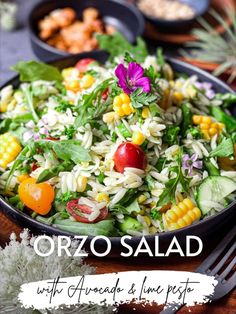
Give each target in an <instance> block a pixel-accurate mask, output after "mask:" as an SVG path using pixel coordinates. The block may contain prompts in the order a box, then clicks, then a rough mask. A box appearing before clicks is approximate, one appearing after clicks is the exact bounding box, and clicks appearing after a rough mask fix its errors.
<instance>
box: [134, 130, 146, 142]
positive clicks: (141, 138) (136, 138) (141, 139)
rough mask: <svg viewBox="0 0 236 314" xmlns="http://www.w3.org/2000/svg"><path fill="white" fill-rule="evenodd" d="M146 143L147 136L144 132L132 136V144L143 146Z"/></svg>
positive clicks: (137, 132)
mask: <svg viewBox="0 0 236 314" xmlns="http://www.w3.org/2000/svg"><path fill="white" fill-rule="evenodd" d="M144 141H145V136H144V135H143V133H142V132H139V131H136V132H134V133H133V135H132V142H133V143H134V144H136V145H142V144H143V143H144Z"/></svg>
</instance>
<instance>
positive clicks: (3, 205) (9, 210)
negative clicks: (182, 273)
mask: <svg viewBox="0 0 236 314" xmlns="http://www.w3.org/2000/svg"><path fill="white" fill-rule="evenodd" d="M99 55H100V56H101V55H103V56H107V53H105V52H103V51H100V52H94V51H92V52H85V53H82V54H77V55H72V56H67V57H64V58H56V59H54V60H53V61H50V62H48V63H49V64H56V63H58V62H63V61H67V60H70V59H72V58H75V59H77V58H78V59H77V60H80V59H82V58H84V57H92V56H93V58H96V57H99ZM165 60H166V61H167V62H169V63H170V64H172V65H174V66H182V67H183V68H184V69H185V70H186V69H188V70H190V71H194V72H195V74H197V75H198V74H200V75H203V76H204V77H205V78H206V79H208V80H210V81H211V82H212V83H213V84H216V85H218V86H220V87H221V88H222V89H224V90H225V91H226V92H229V93H235V94H236V92H235V91H234V90H233V89H232V88H231V87H229V86H228V85H227V84H226V83H224V82H223V81H222V80H220V79H219V78H216V77H214V76H213V75H211V74H210V73H208V72H206V71H204V70H202V69H199V68H197V67H195V66H193V65H191V64H189V63H186V62H183V61H180V60H178V59H176V58H169V57H165ZM16 80H17V81H19V75H16V76H14V77H13V78H11V79H9V80H7V82H5V83H4V84H2V85H1V86H0V89H2V88H3V87H5V86H7V85H9V84H12V83H13V82H14V81H16ZM18 83H19V82H17V84H18ZM233 207H236V199H235V200H234V201H233V202H231V203H230V204H229V205H228V206H227V207H225V208H224V209H222V210H221V211H220V212H217V213H215V214H214V215H212V216H209V217H207V218H205V219H204V220H199V221H198V222H196V223H194V224H192V225H189V226H187V227H184V228H181V229H178V230H174V231H166V232H160V233H158V234H154V235H145V236H132V237H131V239H130V243H133V242H134V241H139V240H141V238H142V237H145V238H146V239H147V240H151V239H153V238H155V236H159V237H160V238H162V239H165V238H169V237H174V236H177V237H178V236H179V235H182V234H192V233H191V231H192V230H193V229H195V228H196V227H199V228H201V226H202V225H203V224H207V223H208V222H211V221H213V220H215V219H216V218H217V217H218V218H219V217H222V216H224V215H225V213H226V212H227V211H229V210H230V209H232V208H233ZM0 211H2V212H5V213H6V215H7V216H11V214H12V216H13V214H14V217H15V218H17V219H18V218H19V220H22V219H23V220H24V223H28V225H30V226H33V229H34V226H35V228H36V227H37V230H41V233H42V234H43V233H45V232H42V230H48V231H49V232H50V234H56V235H60V234H61V235H67V236H70V237H74V236H76V235H77V236H79V234H77V233H73V232H69V231H64V230H62V229H59V228H56V227H54V226H53V225H47V224H45V223H42V222H39V221H37V220H35V219H34V218H32V217H31V216H29V215H27V214H26V213H24V212H21V211H20V210H19V209H17V208H16V207H14V206H12V205H11V204H10V203H8V202H7V201H6V200H5V199H4V198H3V196H2V195H0ZM93 238H94V236H88V237H87V241H91V240H92V239H93ZM109 239H110V240H111V242H112V243H114V244H119V243H120V239H121V236H120V237H118V236H115V237H109Z"/></svg>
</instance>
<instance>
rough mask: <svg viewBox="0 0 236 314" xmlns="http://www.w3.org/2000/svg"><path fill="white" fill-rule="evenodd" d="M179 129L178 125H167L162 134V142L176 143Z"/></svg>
mask: <svg viewBox="0 0 236 314" xmlns="http://www.w3.org/2000/svg"><path fill="white" fill-rule="evenodd" d="M179 131H180V128H179V127H178V126H174V125H169V126H167V128H166V129H165V133H164V135H163V142H164V143H166V144H169V145H174V144H177V142H178V134H179Z"/></svg>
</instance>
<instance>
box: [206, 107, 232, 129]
mask: <svg viewBox="0 0 236 314" xmlns="http://www.w3.org/2000/svg"><path fill="white" fill-rule="evenodd" d="M210 111H211V115H212V116H213V117H214V118H215V119H216V120H217V121H219V122H222V123H224V124H225V126H226V128H227V130H228V132H230V133H231V132H234V131H236V119H235V118H234V117H233V116H230V115H228V114H227V113H225V112H224V111H223V110H222V109H220V108H219V107H210Z"/></svg>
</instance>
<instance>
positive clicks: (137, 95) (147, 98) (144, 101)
mask: <svg viewBox="0 0 236 314" xmlns="http://www.w3.org/2000/svg"><path fill="white" fill-rule="evenodd" d="M157 98H158V97H157V95H153V94H148V93H143V92H142V89H140V88H138V89H136V90H135V91H134V92H133V93H132V94H131V103H132V105H133V107H134V108H142V107H143V106H148V105H150V104H152V103H153V102H154V101H156V100H157Z"/></svg>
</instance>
